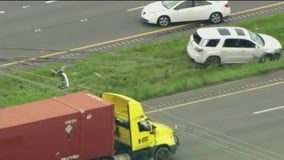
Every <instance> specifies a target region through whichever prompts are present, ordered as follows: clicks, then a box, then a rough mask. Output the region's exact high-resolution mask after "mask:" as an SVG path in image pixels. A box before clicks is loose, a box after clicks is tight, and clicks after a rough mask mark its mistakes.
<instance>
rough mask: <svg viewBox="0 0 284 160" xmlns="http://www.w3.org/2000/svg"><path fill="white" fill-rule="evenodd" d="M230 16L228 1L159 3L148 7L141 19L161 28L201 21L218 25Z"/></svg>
mask: <svg viewBox="0 0 284 160" xmlns="http://www.w3.org/2000/svg"><path fill="white" fill-rule="evenodd" d="M230 14H231V8H230V6H229V2H228V1H207V0H198V1H197V0H186V1H158V2H152V3H150V4H148V5H146V6H145V7H144V8H143V10H142V12H141V18H142V20H143V21H144V22H147V23H151V24H158V25H160V26H168V25H169V24H170V23H174V22H187V21H199V20H209V21H210V22H211V23H214V24H217V23H220V22H221V21H222V20H223V18H224V17H227V16H229V15H230Z"/></svg>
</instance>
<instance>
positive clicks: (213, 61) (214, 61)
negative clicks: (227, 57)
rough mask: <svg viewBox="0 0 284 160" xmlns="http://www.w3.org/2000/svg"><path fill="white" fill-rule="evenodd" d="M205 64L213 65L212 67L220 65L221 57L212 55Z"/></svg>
mask: <svg viewBox="0 0 284 160" xmlns="http://www.w3.org/2000/svg"><path fill="white" fill-rule="evenodd" d="M205 65H206V66H207V67H208V66H212V67H219V66H220V65H221V60H220V58H219V57H216V56H212V57H208V58H207V60H206V62H205Z"/></svg>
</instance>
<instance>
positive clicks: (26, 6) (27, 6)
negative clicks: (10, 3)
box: [22, 5, 31, 8]
mask: <svg viewBox="0 0 284 160" xmlns="http://www.w3.org/2000/svg"><path fill="white" fill-rule="evenodd" d="M29 7H31V6H30V5H24V6H22V8H29Z"/></svg>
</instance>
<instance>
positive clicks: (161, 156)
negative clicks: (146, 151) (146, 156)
mask: <svg viewBox="0 0 284 160" xmlns="http://www.w3.org/2000/svg"><path fill="white" fill-rule="evenodd" d="M170 158H171V153H170V150H169V149H168V148H167V147H159V148H158V149H157V150H156V152H155V155H154V160H170Z"/></svg>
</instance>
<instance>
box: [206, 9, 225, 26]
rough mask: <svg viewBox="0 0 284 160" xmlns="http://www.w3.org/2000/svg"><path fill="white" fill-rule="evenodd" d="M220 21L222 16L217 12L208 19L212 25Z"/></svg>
mask: <svg viewBox="0 0 284 160" xmlns="http://www.w3.org/2000/svg"><path fill="white" fill-rule="evenodd" d="M222 19H223V16H222V14H221V13H219V12H214V13H212V14H211V15H210V17H209V20H210V22H211V23H213V24H218V23H220V22H221V21H222Z"/></svg>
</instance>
